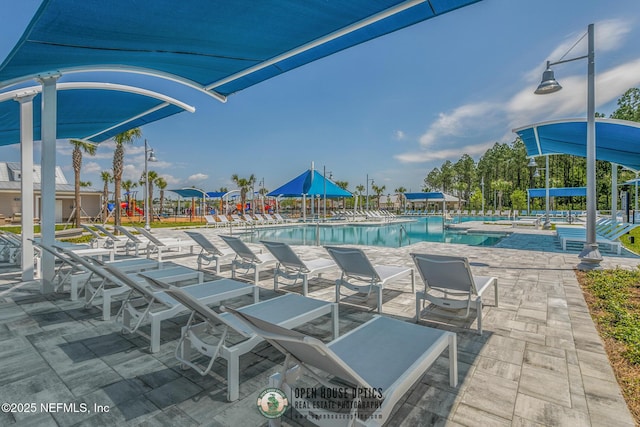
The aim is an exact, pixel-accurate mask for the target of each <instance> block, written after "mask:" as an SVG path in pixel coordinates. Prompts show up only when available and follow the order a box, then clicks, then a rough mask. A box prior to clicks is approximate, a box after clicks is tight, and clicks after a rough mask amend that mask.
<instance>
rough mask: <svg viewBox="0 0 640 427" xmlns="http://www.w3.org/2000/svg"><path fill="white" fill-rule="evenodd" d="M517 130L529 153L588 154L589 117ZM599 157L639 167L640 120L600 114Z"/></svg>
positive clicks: (631, 166)
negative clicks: (602, 116) (604, 117)
mask: <svg viewBox="0 0 640 427" xmlns="http://www.w3.org/2000/svg"><path fill="white" fill-rule="evenodd" d="M514 132H515V133H516V134H518V136H519V137H520V138H521V139H522V141H523V142H524V145H525V147H526V150H527V155H529V156H545V155H552V154H570V155H573V156H579V157H587V121H586V119H567V120H557V121H552V122H543V123H537V124H533V125H529V126H525V127H522V128H518V129H514ZM536 134H537V137H536ZM596 159H597V160H604V161H607V162H612V163H617V164H619V165H622V166H626V167H628V168H629V169H633V170H635V171H637V170H640V123H636V122H630V121H626V120H614V119H603V118H597V119H596Z"/></svg>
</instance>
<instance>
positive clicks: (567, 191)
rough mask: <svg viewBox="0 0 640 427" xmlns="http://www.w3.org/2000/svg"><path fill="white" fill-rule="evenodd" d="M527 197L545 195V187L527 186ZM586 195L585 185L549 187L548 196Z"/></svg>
mask: <svg viewBox="0 0 640 427" xmlns="http://www.w3.org/2000/svg"><path fill="white" fill-rule="evenodd" d="M527 192H528V193H529V197H547V189H546V188H529V189H528V190H527ZM572 196H576V197H580V196H581V197H586V196H587V187H564V188H560V187H559V188H549V197H572Z"/></svg>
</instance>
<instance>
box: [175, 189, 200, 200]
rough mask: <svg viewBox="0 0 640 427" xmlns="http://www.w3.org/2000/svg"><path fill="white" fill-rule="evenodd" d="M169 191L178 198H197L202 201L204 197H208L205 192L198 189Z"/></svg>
mask: <svg viewBox="0 0 640 427" xmlns="http://www.w3.org/2000/svg"><path fill="white" fill-rule="evenodd" d="M168 191H171V192H172V193H176V194H177V195H178V196H180V197H184V198H190V197H191V198H193V197H195V198H199V199H202V197H207V193H206V192H205V191H204V190H200V189H197V188H178V189H176V190H168ZM203 195H204V196H203Z"/></svg>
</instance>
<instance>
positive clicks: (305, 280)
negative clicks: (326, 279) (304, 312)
mask: <svg viewBox="0 0 640 427" xmlns="http://www.w3.org/2000/svg"><path fill="white" fill-rule="evenodd" d="M308 287H309V278H308V277H307V275H306V274H303V275H302V296H303V297H306V296H307V293H308Z"/></svg>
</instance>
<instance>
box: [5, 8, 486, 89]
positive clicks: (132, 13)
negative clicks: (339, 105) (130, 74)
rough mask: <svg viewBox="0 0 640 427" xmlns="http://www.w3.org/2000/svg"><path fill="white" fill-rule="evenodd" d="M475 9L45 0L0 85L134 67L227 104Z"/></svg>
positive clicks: (6, 64)
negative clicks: (342, 54) (317, 63)
mask: <svg viewBox="0 0 640 427" xmlns="http://www.w3.org/2000/svg"><path fill="white" fill-rule="evenodd" d="M477 1H479V0H428V1H420V0H416V1H403V0H349V1H336V2H328V1H326V0H304V1H300V0H243V1H239V0H237V1H229V0H189V1H183V2H176V1H175V0H153V1H132V0H110V1H108V2H105V1H104V0H83V1H77V0H44V1H43V2H42V5H41V6H40V8H39V9H38V11H37V12H36V14H35V16H34V18H33V19H32V21H31V23H30V24H29V26H28V28H27V29H26V31H25V33H24V34H23V35H22V37H21V39H20V40H19V42H18V44H17V45H16V46H15V47H14V49H13V50H12V52H11V53H10V54H9V56H8V57H7V59H6V60H5V61H4V62H3V64H2V65H1V66H0V82H5V84H6V82H13V81H19V80H21V79H22V80H24V79H25V78H30V77H33V76H35V75H37V74H40V73H46V72H58V71H60V72H62V73H64V72H66V71H71V70H81V69H90V68H95V67H96V66H100V67H101V68H121V69H122V68H130V69H134V68H135V69H138V70H156V71H158V72H160V73H163V74H164V75H169V76H177V77H179V78H180V79H184V80H187V81H189V82H191V83H194V84H195V85H196V86H200V87H206V88H208V89H212V90H214V91H216V92H217V93H219V94H222V95H224V96H226V95H229V94H232V93H234V92H237V91H239V90H242V89H245V88H247V87H249V86H252V85H254V84H256V83H259V82H261V81H264V80H266V79H269V78H271V77H274V76H277V75H279V74H282V73H285V72H287V71H289V70H292V69H294V68H297V67H299V66H301V65H304V64H307V63H309V62H312V61H314V60H317V59H319V58H323V57H325V56H328V55H331V54H333V53H335V52H338V51H341V50H343V49H346V48H348V47H351V46H354V45H357V44H359V43H362V42H365V41H367V40H371V39H373V38H376V37H379V36H382V35H384V34H388V33H390V32H393V31H396V30H398V29H401V28H404V27H407V26H409V25H413V24H415V23H418V22H421V21H424V20H427V19H430V18H433V17H435V16H438V15H442V14H444V13H447V12H450V11H453V10H455V9H458V8H461V7H464V6H467V5H470V4H472V3H476V2H477ZM371 17H375V18H374V19H373V20H370V21H366V20H368V19H369V18H371ZM358 23H361V24H362V25H358V26H357V28H354V27H352V26H354V24H358ZM345 29H346V31H343V30H345ZM327 35H332V36H333V37H330V39H324V38H325V36H327ZM425 42H429V41H425ZM301 47H303V49H299V48H301ZM240 72H246V74H244V75H241V76H240V75H238V73H240ZM1 85H2V84H0V86H1Z"/></svg>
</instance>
